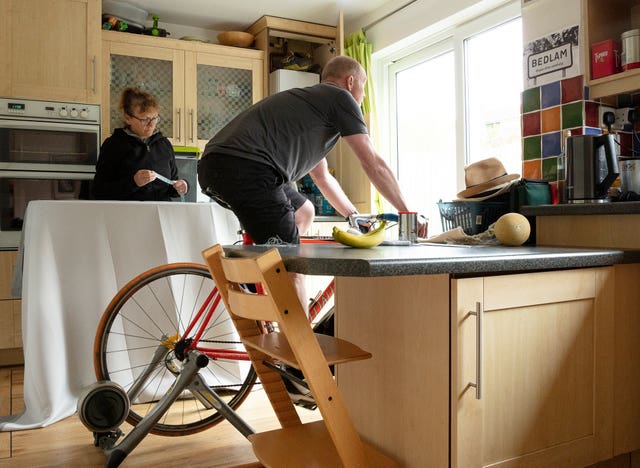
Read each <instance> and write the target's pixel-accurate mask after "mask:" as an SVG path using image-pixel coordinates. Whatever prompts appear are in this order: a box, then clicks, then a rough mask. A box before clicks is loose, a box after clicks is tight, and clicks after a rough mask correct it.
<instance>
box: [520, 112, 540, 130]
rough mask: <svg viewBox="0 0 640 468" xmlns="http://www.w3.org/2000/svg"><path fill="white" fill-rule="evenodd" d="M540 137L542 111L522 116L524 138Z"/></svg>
mask: <svg viewBox="0 0 640 468" xmlns="http://www.w3.org/2000/svg"><path fill="white" fill-rule="evenodd" d="M531 135H540V111H535V112H529V113H528V114H524V115H523V116H522V136H531Z"/></svg>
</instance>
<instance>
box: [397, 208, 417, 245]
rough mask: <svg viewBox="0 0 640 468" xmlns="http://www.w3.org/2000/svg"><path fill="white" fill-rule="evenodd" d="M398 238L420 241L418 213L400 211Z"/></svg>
mask: <svg viewBox="0 0 640 468" xmlns="http://www.w3.org/2000/svg"><path fill="white" fill-rule="evenodd" d="M398 240H402V241H410V242H417V241H418V213H417V212H415V211H398Z"/></svg>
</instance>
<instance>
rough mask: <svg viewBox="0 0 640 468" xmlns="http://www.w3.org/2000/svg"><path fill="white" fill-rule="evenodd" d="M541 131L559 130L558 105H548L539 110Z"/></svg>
mask: <svg viewBox="0 0 640 468" xmlns="http://www.w3.org/2000/svg"><path fill="white" fill-rule="evenodd" d="M540 121H541V122H540V129H541V130H542V133H549V132H558V131H560V106H556V107H550V108H549V109H544V110H543V111H541V112H540Z"/></svg>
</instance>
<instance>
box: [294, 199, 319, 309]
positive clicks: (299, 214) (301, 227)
mask: <svg viewBox="0 0 640 468" xmlns="http://www.w3.org/2000/svg"><path fill="white" fill-rule="evenodd" d="M293 206H294V207H295V206H296V203H295V202H293ZM294 215H295V220H296V226H297V227H298V232H299V233H300V234H306V233H307V232H309V229H311V224H313V219H314V217H315V209H314V207H313V204H312V203H311V202H310V201H309V200H305V201H304V203H303V204H302V205H301V206H300V207H298V208H296V211H295V213H294ZM289 277H290V278H291V281H292V282H293V286H294V287H295V288H296V292H297V293H298V298H299V299H300V302H301V303H302V309H303V310H304V312H305V314H307V316H308V315H309V298H308V297H307V287H306V281H305V276H304V275H302V274H300V273H289Z"/></svg>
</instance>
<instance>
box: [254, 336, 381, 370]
mask: <svg viewBox="0 0 640 468" xmlns="http://www.w3.org/2000/svg"><path fill="white" fill-rule="evenodd" d="M315 335H316V339H317V340H318V344H319V345H320V349H322V354H324V357H325V359H326V360H327V363H328V364H329V365H334V364H343V363H345V362H350V361H359V360H362V359H369V358H370V357H371V353H368V352H366V351H364V350H362V349H361V348H359V347H358V346H356V345H354V344H353V343H350V342H348V341H345V340H341V339H339V338H334V337H332V336H327V335H321V334H319V333H316V334H315ZM242 342H243V343H244V344H245V346H251V347H252V348H255V349H257V350H259V351H262V352H263V353H266V354H268V355H269V356H272V357H274V358H276V359H278V360H280V361H282V362H284V363H285V364H287V365H289V366H292V367H295V368H296V369H299V368H300V366H299V365H298V362H297V360H296V358H295V356H294V355H293V351H292V350H291V348H290V347H289V343H288V342H287V339H286V338H285V337H284V335H283V334H282V333H266V334H262V335H256V336H251V337H248V338H243V339H242Z"/></svg>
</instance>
